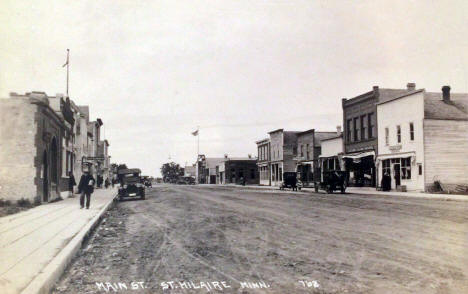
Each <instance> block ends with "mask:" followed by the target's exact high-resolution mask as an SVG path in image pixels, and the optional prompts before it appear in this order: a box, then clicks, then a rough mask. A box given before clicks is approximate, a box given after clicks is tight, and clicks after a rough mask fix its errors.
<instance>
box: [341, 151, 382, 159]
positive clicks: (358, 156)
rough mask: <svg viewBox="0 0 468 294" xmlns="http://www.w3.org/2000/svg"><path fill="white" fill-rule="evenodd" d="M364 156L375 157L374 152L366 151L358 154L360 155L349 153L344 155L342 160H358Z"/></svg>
mask: <svg viewBox="0 0 468 294" xmlns="http://www.w3.org/2000/svg"><path fill="white" fill-rule="evenodd" d="M366 156H375V151H373V150H372V151H366V152H360V153H351V154H345V155H343V158H351V159H358V158H363V157H366Z"/></svg>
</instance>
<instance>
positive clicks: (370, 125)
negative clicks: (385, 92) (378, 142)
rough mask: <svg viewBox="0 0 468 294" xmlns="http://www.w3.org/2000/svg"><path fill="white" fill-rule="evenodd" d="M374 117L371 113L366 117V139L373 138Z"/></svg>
mask: <svg viewBox="0 0 468 294" xmlns="http://www.w3.org/2000/svg"><path fill="white" fill-rule="evenodd" d="M374 120H375V115H374V113H373V112H371V113H369V114H368V115H367V133H368V134H367V138H368V139H372V138H375V125H374Z"/></svg>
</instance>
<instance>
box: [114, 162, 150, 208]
mask: <svg viewBox="0 0 468 294" xmlns="http://www.w3.org/2000/svg"><path fill="white" fill-rule="evenodd" d="M140 174H141V170H140V169H138V168H131V169H121V170H119V176H121V177H120V178H121V179H122V182H121V185H120V187H119V200H123V199H125V198H140V199H142V200H143V199H145V186H144V185H143V184H142V180H141V177H140Z"/></svg>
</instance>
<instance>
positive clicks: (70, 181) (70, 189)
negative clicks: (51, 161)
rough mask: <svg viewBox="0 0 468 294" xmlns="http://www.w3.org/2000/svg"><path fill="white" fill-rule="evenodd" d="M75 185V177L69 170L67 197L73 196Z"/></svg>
mask: <svg viewBox="0 0 468 294" xmlns="http://www.w3.org/2000/svg"><path fill="white" fill-rule="evenodd" d="M74 186H76V181H75V177H74V176H73V173H72V172H71V171H70V172H68V197H70V198H72V197H73V187H74Z"/></svg>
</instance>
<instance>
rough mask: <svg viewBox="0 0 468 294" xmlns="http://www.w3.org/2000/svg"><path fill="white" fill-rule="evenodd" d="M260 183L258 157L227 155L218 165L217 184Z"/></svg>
mask: <svg viewBox="0 0 468 294" xmlns="http://www.w3.org/2000/svg"><path fill="white" fill-rule="evenodd" d="M243 181H245V183H246V184H248V185H249V184H250V185H253V184H258V183H259V173H258V167H257V159H256V158H252V157H251V156H249V157H227V156H225V158H224V160H223V161H222V162H220V163H219V164H218V166H217V180H216V183H217V184H242V183H243Z"/></svg>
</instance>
